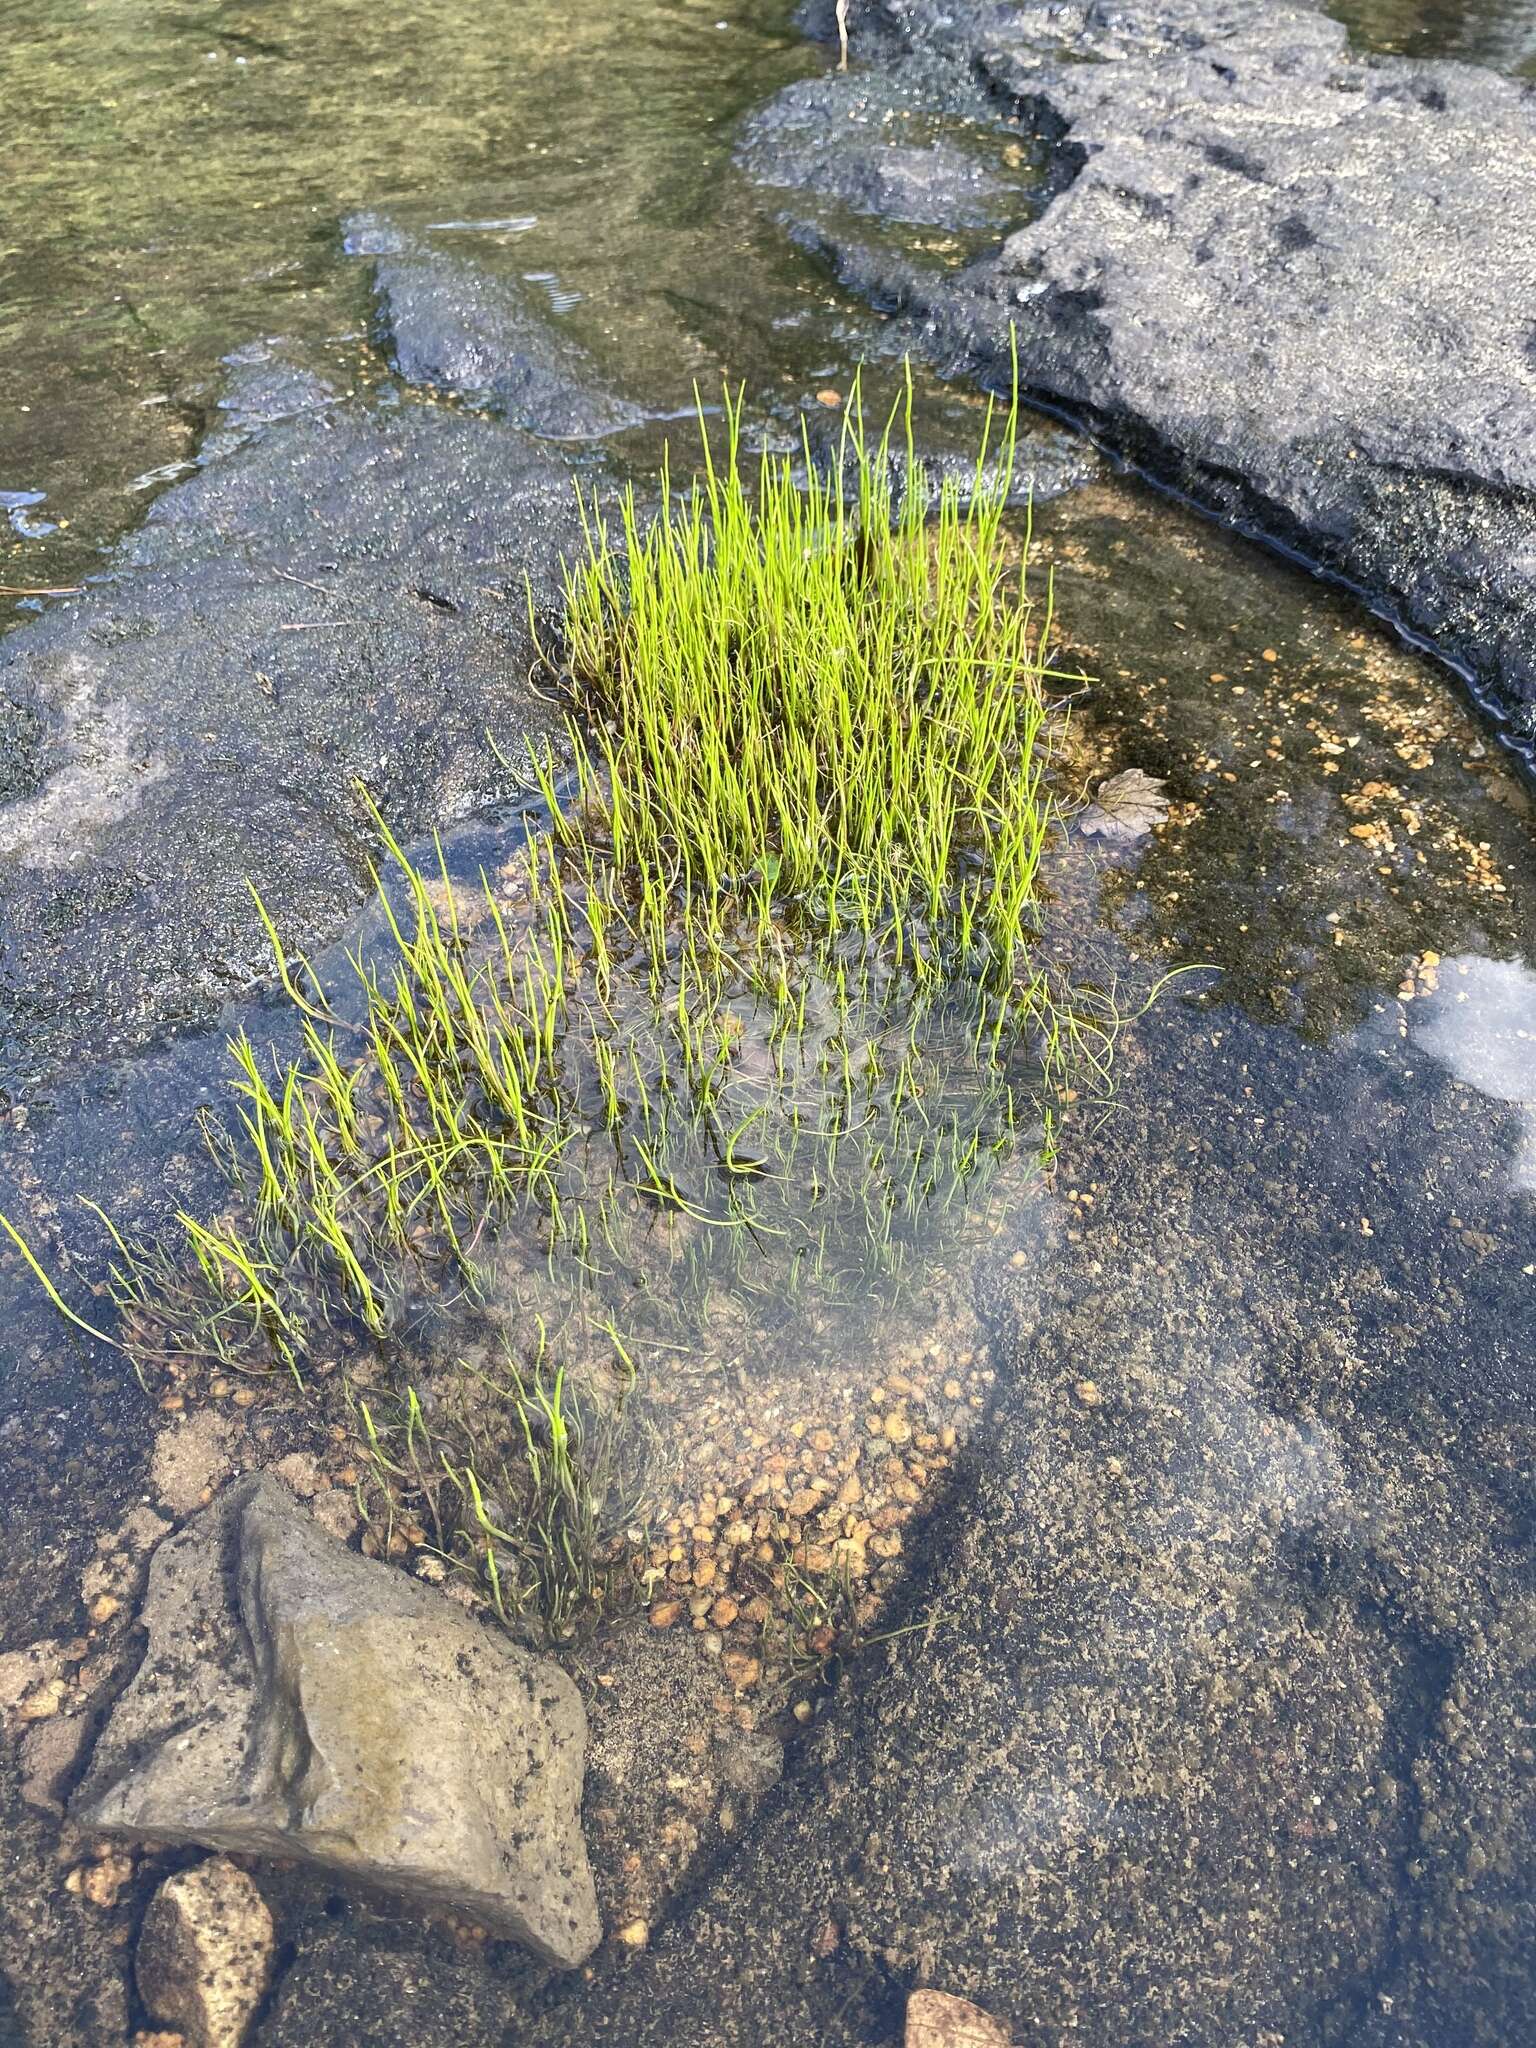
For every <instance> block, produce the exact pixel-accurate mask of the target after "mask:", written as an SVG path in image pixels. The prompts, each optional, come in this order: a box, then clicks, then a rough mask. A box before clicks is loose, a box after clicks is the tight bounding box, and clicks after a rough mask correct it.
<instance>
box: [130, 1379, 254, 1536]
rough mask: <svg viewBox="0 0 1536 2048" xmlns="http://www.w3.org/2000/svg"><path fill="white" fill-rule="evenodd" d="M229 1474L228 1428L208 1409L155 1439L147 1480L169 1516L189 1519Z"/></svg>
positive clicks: (183, 1419) (182, 1420)
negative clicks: (194, 1510) (209, 1490)
mask: <svg viewBox="0 0 1536 2048" xmlns="http://www.w3.org/2000/svg"><path fill="white" fill-rule="evenodd" d="M236 1398H237V1399H238V1398H239V1397H238V1396H237V1397H236ZM229 1471H230V1455H229V1425H228V1423H227V1422H224V1421H223V1420H221V1419H220V1417H219V1416H217V1415H215V1414H214V1413H213V1411H212V1410H211V1409H208V1408H203V1409H199V1410H198V1411H197V1413H195V1414H193V1415H188V1416H185V1417H183V1418H182V1419H181V1420H179V1421H176V1422H173V1423H172V1424H171V1426H170V1428H169V1429H163V1430H162V1431H161V1432H160V1434H159V1436H157V1437H156V1439H155V1448H154V1452H153V1454H152V1456H151V1458H150V1463H149V1476H150V1479H151V1481H152V1483H153V1485H154V1487H155V1490H156V1492H157V1493H158V1494H159V1495H160V1498H161V1500H163V1501H164V1503H165V1505H166V1506H167V1507H168V1508H169V1509H170V1510H171V1511H172V1513H173V1514H177V1515H190V1514H191V1513H192V1511H193V1509H194V1508H196V1507H199V1506H200V1505H201V1504H202V1502H203V1500H204V1498H205V1497H206V1494H207V1491H208V1489H209V1488H210V1487H214V1486H217V1485H219V1483H220V1482H221V1481H222V1480H224V1479H226V1478H227V1477H228V1476H229Z"/></svg>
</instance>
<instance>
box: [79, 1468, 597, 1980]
mask: <svg viewBox="0 0 1536 2048" xmlns="http://www.w3.org/2000/svg"><path fill="white" fill-rule="evenodd" d="M142 1621H143V1625H144V1627H145V1629H146V1630H147V1632H148V1637H149V1644H148V1649H147V1652H146V1655H145V1659H144V1663H143V1664H142V1666H141V1667H140V1669H139V1672H138V1675H137V1676H136V1677H135V1679H134V1680H133V1683H132V1684H131V1685H130V1686H129V1688H128V1690H127V1691H126V1692H125V1693H124V1695H123V1697H122V1698H121V1700H120V1701H119V1702H118V1704H117V1706H116V1707H115V1708H114V1710H113V1713H112V1716H111V1719H110V1720H109V1721H108V1723H107V1726H106V1728H105V1730H104V1731H103V1733H102V1736H101V1739H100V1741H99V1743H98V1745H97V1749H96V1754H95V1756H94V1757H93V1759H92V1762H91V1767H90V1771H89V1773H88V1775H87V1777H86V1780H85V1782H84V1784H83V1785H82V1786H81V1788H80V1791H79V1793H78V1794H77V1796H76V1798H75V1800H74V1803H73V1808H72V1810H73V1813H74V1817H75V1819H76V1820H77V1821H78V1822H79V1823H80V1824H81V1825H82V1826H85V1827H89V1828H93V1829H98V1830H101V1831H102V1832H105V1833H112V1834H124V1835H129V1836H132V1837H135V1838H137V1839H142V1840H146V1841H154V1842H167V1843H189V1842H195V1843H200V1844H202V1845H204V1846H206V1847H208V1848H213V1849H222V1850H226V1851H230V1852H233V1853H235V1854H245V1855H264V1856H278V1857H298V1858H299V1859H301V1860H302V1861H304V1862H306V1863H310V1864H314V1865H316V1866H318V1867H320V1868H322V1869H324V1870H328V1871H333V1872H336V1873H338V1874H339V1875H341V1876H343V1877H346V1878H350V1879H353V1880H356V1881H358V1882H360V1883H363V1884H367V1885H371V1886H379V1887H382V1888H384V1889H386V1890H388V1891H390V1892H395V1893H404V1894H406V1895H408V1896H411V1897H414V1898H418V1899H422V1900H425V1901H426V1902H428V1903H430V1904H433V1905H437V1906H446V1907H449V1908H453V1909H456V1910H458V1911H460V1912H463V1913H465V1914H467V1915H468V1916H470V1917H471V1918H473V1919H476V1920H478V1921H480V1922H481V1923H482V1924H484V1925H485V1926H487V1927H489V1928H491V1929H493V1930H494V1931H496V1932H498V1933H502V1934H510V1935H513V1936H515V1937H516V1938H517V1939H518V1940H520V1941H523V1942H526V1943H527V1945H528V1946H529V1947H530V1948H532V1949H533V1950H535V1952H536V1953H537V1954H539V1955H541V1956H543V1957H545V1958H546V1959H547V1960H549V1961H551V1962H554V1963H558V1964H561V1965H563V1966H567V1967H569V1966H571V1965H574V1964H576V1963H579V1962H581V1961H582V1960H583V1958H584V1957H585V1956H586V1955H588V1954H589V1953H590V1951H591V1950H592V1948H593V1947H594V1946H595V1945H596V1943H597V1940H598V1938H599V1935H600V1932H601V1928H600V1926H599V1922H598V1917H597V1901H596V1894H595V1892H594V1889H593V1883H592V1873H591V1870H590V1868H589V1866H588V1863H587V1852H586V1845H585V1843H584V1841H583V1839H582V1833H581V1818H580V1814H581V1783H582V1771H583V1765H584V1758H585V1750H586V1741H587V1720H586V1713H585V1710H584V1709H583V1707H582V1704H581V1699H580V1695H579V1694H578V1693H577V1690H576V1688H575V1686H574V1685H573V1684H572V1682H571V1680H570V1679H569V1678H568V1677H567V1676H566V1675H565V1673H564V1672H563V1671H561V1670H560V1669H559V1668H558V1666H556V1665H554V1664H551V1663H549V1662H547V1661H546V1660H544V1659H541V1658H537V1657H533V1656H531V1655H530V1654H529V1653H528V1652H527V1651H525V1650H521V1649H519V1648H518V1647H517V1646H516V1645H514V1644H513V1643H511V1642H509V1641H508V1640H507V1639H506V1638H505V1637H503V1636H501V1635H499V1634H493V1633H492V1632H491V1631H490V1630H488V1629H486V1628H483V1627H482V1626H480V1624H479V1623H477V1622H474V1621H472V1620H470V1619H469V1617H468V1616H467V1615H465V1614H464V1613H463V1612H462V1611H461V1610H460V1609H458V1608H456V1607H455V1606H454V1605H453V1604H452V1603H451V1602H450V1601H448V1600H447V1599H445V1598H444V1597H443V1595H442V1594H440V1593H436V1592H432V1591H430V1590H429V1589H428V1588H426V1587H424V1586H422V1585H419V1584H418V1583H416V1582H415V1581H414V1580H412V1579H408V1578H407V1577H406V1576H405V1575H404V1574H403V1573H402V1572H398V1571H395V1570H393V1569H391V1568H390V1567H389V1566H387V1565H382V1564H375V1563H372V1562H370V1561H369V1560H367V1559H365V1558H362V1557H359V1556H357V1555H356V1554H355V1553H353V1552H352V1551H349V1550H344V1549H343V1548H342V1547H341V1546H340V1545H339V1544H337V1543H336V1542H335V1541H334V1540H333V1539H332V1538H331V1537H329V1536H327V1535H326V1534H325V1533H324V1532H323V1531H322V1530H321V1529H320V1528H319V1527H318V1525H317V1524H316V1523H315V1522H314V1521H313V1520H312V1518H311V1517H310V1515H309V1514H308V1513H307V1511H306V1510H305V1509H303V1508H302V1507H300V1506H299V1505H298V1504H297V1502H296V1501H295V1500H294V1499H293V1496H292V1495H291V1494H289V1493H287V1492H286V1491H285V1489H284V1488H282V1487H281V1486H279V1485H278V1484H277V1483H276V1482H275V1481H273V1480H271V1479H268V1478H265V1477H263V1476H261V1475H256V1476H253V1477H251V1478H248V1479H243V1480H241V1481H239V1482H238V1483H237V1484H236V1485H234V1486H232V1487H231V1488H229V1490H228V1491H227V1492H225V1493H224V1494H223V1495H222V1496H221V1497H220V1498H219V1499H218V1500H217V1501H216V1502H215V1503H214V1505H213V1506H212V1507H210V1508H208V1509H206V1510H205V1511H204V1512H203V1513H202V1514H201V1515H199V1516H198V1517H197V1518H196V1519H195V1520H194V1521H192V1522H190V1523H189V1524H188V1525H187V1527H186V1528H185V1529H183V1530H182V1531H181V1532H180V1533H179V1534H178V1535H176V1536H173V1537H171V1538H169V1539H168V1540H167V1541H166V1542H164V1543H162V1544H161V1545H160V1547H159V1549H158V1550H157V1551H156V1553H155V1557H154V1562H153V1564H152V1565H151V1567H150V1575H149V1588H148V1592H147V1594H146V1596H145V1602H144V1608H143V1614H142Z"/></svg>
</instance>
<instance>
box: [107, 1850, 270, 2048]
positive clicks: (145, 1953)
mask: <svg viewBox="0 0 1536 2048" xmlns="http://www.w3.org/2000/svg"><path fill="white" fill-rule="evenodd" d="M272 1951H273V1934H272V1915H271V1913H270V1912H269V1911H268V1909H267V1903H266V1901H265V1899H263V1897H262V1896H261V1893H260V1892H259V1891H258V1890H257V1889H256V1887H255V1885H254V1884H253V1883H252V1882H251V1880H250V1878H249V1877H247V1875H246V1873H245V1872H244V1871H243V1870H241V1869H240V1868H239V1867H238V1866H237V1865H235V1864H233V1863H231V1862H230V1860H229V1858H228V1857H227V1856H213V1857H210V1858H209V1860H208V1861H207V1862H206V1863H199V1864H198V1865H197V1866H196V1867H195V1868H194V1869H192V1870H178V1871H177V1872H176V1873H175V1875H174V1876H172V1877H168V1878H167V1879H166V1881H165V1883H164V1884H163V1885H161V1887H160V1889H159V1891H157V1892H156V1893H155V1896H154V1897H153V1898H152V1899H151V1900H150V1902H149V1910H148V1911H147V1912H146V1913H145V1915H144V1926H143V1929H142V1931H141V1932H140V1935H139V1947H138V1954H137V1956H136V1958H135V1963H134V1971H135V1975H136V1976H137V1978H138V1985H139V1996H140V1997H141V1998H142V1999H143V2001H144V2003H145V2005H146V2006H147V2007H148V2008H149V2010H150V2012H151V2013H153V2015H154V2017H155V2018H156V2019H157V2020H164V2021H165V2023H166V2024H167V2025H168V2026H172V2027H175V2028H176V2029H177V2030H178V2031H179V2032H180V2034H181V2035H182V2036H183V2038H184V2040H185V2042H186V2044H187V2048H240V2044H241V2042H243V2041H244V2039H245V2037H246V2035H247V2033H248V2032H249V2031H250V2024H251V2021H252V2020H253V2019H254V2018H255V2015H256V2010H257V2008H258V2007H259V2006H260V2004H261V2001H262V1999H263V1998H264V1997H265V1996H266V1990H267V1984H268V1982H269V1981H270V1978H271V1975H272Z"/></svg>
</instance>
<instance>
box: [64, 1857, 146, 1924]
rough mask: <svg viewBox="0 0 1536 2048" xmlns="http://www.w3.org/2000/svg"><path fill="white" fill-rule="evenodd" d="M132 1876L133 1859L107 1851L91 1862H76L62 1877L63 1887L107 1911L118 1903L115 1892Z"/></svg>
mask: <svg viewBox="0 0 1536 2048" xmlns="http://www.w3.org/2000/svg"><path fill="white" fill-rule="evenodd" d="M132 1877H133V1858H132V1857H131V1856H121V1855H118V1854H117V1853H116V1852H115V1851H112V1850H108V1852H107V1854H106V1855H105V1856H99V1857H97V1859H96V1861H95V1862H94V1863H79V1864H76V1866H75V1868H74V1869H73V1870H72V1871H71V1872H70V1873H69V1875H68V1877H66V1878H65V1880H64V1889H65V1890H66V1891H68V1892H74V1893H75V1894H76V1896H77V1897H79V1898H82V1899H86V1900H88V1901H89V1902H90V1904H91V1905H93V1906H98V1907H99V1908H100V1909H101V1911H102V1912H103V1913H110V1912H111V1911H112V1908H113V1907H114V1906H115V1905H116V1904H117V1895H118V1893H119V1892H120V1891H121V1890H122V1889H123V1886H124V1885H125V1884H127V1883H129V1882H130V1880H131V1879H132Z"/></svg>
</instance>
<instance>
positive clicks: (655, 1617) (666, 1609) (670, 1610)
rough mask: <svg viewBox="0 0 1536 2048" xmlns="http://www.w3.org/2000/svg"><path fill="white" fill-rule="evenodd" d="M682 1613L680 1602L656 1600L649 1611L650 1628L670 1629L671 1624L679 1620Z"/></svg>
mask: <svg viewBox="0 0 1536 2048" xmlns="http://www.w3.org/2000/svg"><path fill="white" fill-rule="evenodd" d="M682 1612H683V1603H682V1601H681V1600H658V1601H657V1603H656V1605H655V1606H654V1607H653V1608H652V1609H651V1627H652V1628H671V1626H672V1624H673V1623H674V1622H675V1621H677V1620H679V1619H680V1617H681V1615H682Z"/></svg>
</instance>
